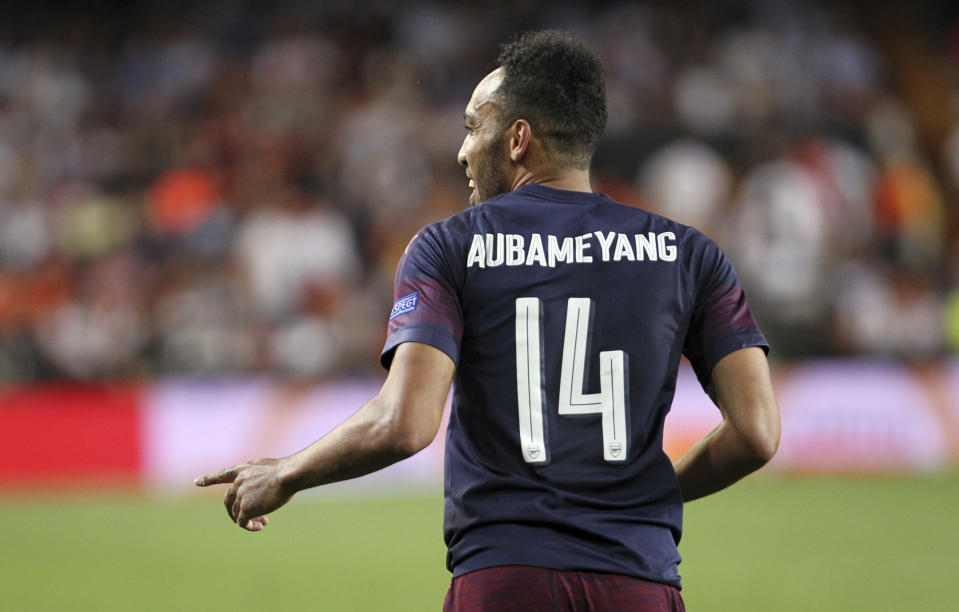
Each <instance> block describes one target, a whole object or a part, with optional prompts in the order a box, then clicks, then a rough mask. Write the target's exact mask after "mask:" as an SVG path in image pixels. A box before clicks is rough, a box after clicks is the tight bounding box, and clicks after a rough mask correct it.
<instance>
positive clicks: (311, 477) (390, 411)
mask: <svg viewBox="0 0 959 612" xmlns="http://www.w3.org/2000/svg"><path fill="white" fill-rule="evenodd" d="M454 369H455V368H454V365H453V361H452V360H451V359H450V358H449V357H448V356H447V355H446V354H445V353H443V352H442V351H440V350H438V349H436V348H433V347H432V346H428V345H425V344H419V343H416V342H404V343H403V344H401V345H400V346H399V347H398V348H397V349H396V354H395V356H394V358H393V363H392V365H391V367H390V372H389V375H388V376H387V377H386V382H384V383H383V388H382V389H380V392H379V393H378V394H377V395H376V397H374V398H373V399H371V400H370V401H369V402H367V403H366V404H365V405H364V406H363V407H362V408H360V409H359V410H358V411H357V412H356V413H355V414H354V415H353V416H351V417H350V418H348V419H346V420H345V421H343V422H342V423H340V424H339V425H338V426H337V427H336V428H335V429H333V431H331V432H330V433H328V434H327V435H326V436H324V437H323V438H321V439H319V440H317V441H316V442H314V443H313V444H311V445H310V446H308V447H306V448H305V449H303V450H301V451H300V452H298V453H295V454H293V455H290V456H289V457H285V458H283V459H259V460H257V461H251V462H249V463H244V464H242V465H237V466H234V467H231V468H227V469H225V470H221V471H220V472H217V473H216V474H210V475H207V476H201V477H199V478H197V479H196V484H197V486H201V487H205V486H209V485H214V484H223V483H232V484H231V486H230V489H229V490H228V491H227V493H226V495H225V496H224V498H223V504H224V505H225V506H226V511H227V513H228V514H229V515H230V518H231V519H232V520H233V521H234V522H236V523H237V524H238V525H239V526H240V527H243V528H244V529H248V530H250V531H260V530H261V529H262V528H263V526H264V525H266V523H267V520H266V517H265V516H264V515H266V514H268V513H270V512H272V511H274V510H276V509H277V508H279V507H280V506H282V505H283V504H285V503H286V502H288V501H289V500H290V498H291V497H292V496H293V495H294V494H295V493H296V492H298V491H302V490H303V489H308V488H310V487H315V486H319V485H323V484H328V483H331V482H337V481H340V480H347V479H350V478H356V477H357V476H363V475H364V474H369V473H370V472H375V471H376V470H379V469H381V468H384V467H386V466H388V465H391V464H393V463H396V462H397V461H400V460H401V459H405V458H407V457H409V456H411V455H414V454H416V453H417V452H419V451H420V450H422V449H423V448H425V447H426V446H427V445H428V444H429V443H430V442H431V441H432V440H433V438H434V437H436V432H437V430H438V429H439V425H440V420H441V418H442V416H443V407H444V405H445V404H446V396H447V394H448V393H449V389H450V383H451V382H452V379H453V372H454Z"/></svg>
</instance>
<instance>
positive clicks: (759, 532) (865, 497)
mask: <svg viewBox="0 0 959 612" xmlns="http://www.w3.org/2000/svg"><path fill="white" fill-rule="evenodd" d="M218 499H219V498H218V497H217V496H216V495H215V494H212V495H207V494H198V495H197V496H196V497H190V498H187V499H179V500H157V499H149V498H144V497H136V496H130V495H117V494H115V493H114V494H102V495H100V496H91V495H84V496H79V495H64V494H55V493H47V494H43V495H32V496H25V495H22V494H21V495H11V494H5V495H4V496H2V497H0V522H2V523H0V524H2V525H3V529H2V531H0V534H2V535H0V610H4V611H5V610H11V611H13V610H16V611H19V610H71V611H74V610H76V611H80V610H108V611H109V610H174V611H183V610H210V611H214V610H228V611H230V612H237V611H242V610H305V609H315V610H334V611H336V610H346V611H350V610H362V611H368V610H377V611H379V610H398V611H417V610H439V609H440V608H441V605H442V601H443V596H444V594H445V592H446V588H447V585H448V582H449V576H448V574H447V572H446V570H445V569H444V565H443V563H444V554H445V551H444V547H443V543H442V537H441V527H440V523H441V520H442V500H441V496H440V495H439V494H438V493H437V494H420V495H411V496H405V497H374V496H365V497H361V498H352V499H349V498H346V499H345V498H340V497H331V496H329V495H322V494H321V495H313V496H305V497H302V498H300V499H295V500H294V501H293V502H292V503H291V504H290V505H289V506H287V507H286V508H283V509H281V510H280V511H279V512H277V513H276V515H275V516H274V517H273V522H272V523H271V525H270V526H269V527H268V528H267V529H266V531H264V532H262V533H246V532H243V531H241V530H240V529H238V528H237V527H235V526H234V525H232V524H231V523H230V522H229V520H228V519H227V518H226V514H225V512H224V511H223V509H222V507H221V506H220V505H219V501H218ZM680 549H681V552H682V553H683V556H684V558H685V560H684V562H683V564H682V565H681V566H680V571H681V573H682V575H683V580H684V583H685V590H684V592H683V595H684V597H685V599H686V604H687V607H688V609H689V610H691V611H694V612H695V611H699V610H703V611H724V610H730V611H732V610H735V611H737V612H748V611H753V610H755V611H764V612H765V611H775V612H784V611H791V610H795V611H800V610H801V611H809V610H817V611H824V610H836V611H842V612H846V611H851V610H868V611H871V612H877V611H884V610H890V611H892V610H896V611H900V610H909V611H935V610H943V611H945V610H956V609H959V581H957V580H956V577H957V576H959V477H957V476H954V475H951V476H939V477H928V478H875V479H865V480H856V479H820V478H816V479H812V478H810V479H805V478H804V479H779V478H763V477H756V478H753V479H750V480H749V481H747V482H744V483H740V484H738V485H736V486H735V487H733V488H731V489H729V490H727V491H724V492H721V493H719V494H717V495H714V496H712V497H710V498H706V499H702V500H699V501H696V502H693V503H692V504H690V505H688V506H687V507H686V533H685V535H684V538H683V542H682V544H681V546H680Z"/></svg>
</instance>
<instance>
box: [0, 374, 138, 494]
mask: <svg viewBox="0 0 959 612" xmlns="http://www.w3.org/2000/svg"><path fill="white" fill-rule="evenodd" d="M139 396H140V391H139V388H138V387H135V386H109V387H93V386H77V385H51V386H31V387H17V388H6V389H2V390H0V486H5V485H20V484H33V485H44V484H61V483H63V482H65V481H73V482H76V481H84V482H86V481H106V482H109V481H116V480H132V479H134V478H136V477H137V476H138V475H139V471H140V463H141V460H140V449H141V447H142V444H141V427H140V411H139V409H138V406H139Z"/></svg>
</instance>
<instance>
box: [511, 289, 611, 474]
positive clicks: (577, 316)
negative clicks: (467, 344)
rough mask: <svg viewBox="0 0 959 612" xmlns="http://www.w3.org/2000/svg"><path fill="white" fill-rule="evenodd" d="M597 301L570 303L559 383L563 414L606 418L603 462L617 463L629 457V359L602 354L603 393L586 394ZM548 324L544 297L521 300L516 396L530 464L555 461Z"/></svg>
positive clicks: (525, 456)
mask: <svg viewBox="0 0 959 612" xmlns="http://www.w3.org/2000/svg"><path fill="white" fill-rule="evenodd" d="M591 309H592V301H591V300H590V299H589V298H569V302H568V304H567V307H566V333H565V335H564V338H563V362H562V368H561V369H560V372H561V373H560V379H559V411H558V412H559V414H561V415H584V414H601V415H602V425H603V459H605V460H606V461H608V462H611V463H616V462H621V461H625V460H626V458H627V457H628V455H629V435H628V431H627V428H626V410H627V405H626V397H627V394H626V384H627V380H626V366H627V359H626V354H625V353H624V352H623V351H602V352H600V354H599V387H600V390H599V393H584V392H583V387H584V384H585V373H586V369H587V365H588V364H587V361H588V357H589V344H590V342H589V340H590V338H589V336H590V334H589V322H590V311H591ZM542 330H543V319H542V302H541V301H540V299H539V298H533V297H523V298H518V299H517V300H516V394H517V400H518V401H517V403H518V406H519V439H520V444H521V446H522V453H523V459H524V460H525V461H526V462H527V463H546V462H548V461H549V447H548V444H547V439H546V435H545V432H546V427H545V425H546V413H545V409H544V404H545V401H544V397H545V395H546V394H545V375H544V367H543V357H542V354H543V334H542Z"/></svg>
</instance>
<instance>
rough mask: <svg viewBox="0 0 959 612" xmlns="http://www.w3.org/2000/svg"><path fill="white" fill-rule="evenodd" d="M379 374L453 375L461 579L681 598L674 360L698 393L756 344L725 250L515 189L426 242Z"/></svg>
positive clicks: (451, 473)
mask: <svg viewBox="0 0 959 612" xmlns="http://www.w3.org/2000/svg"><path fill="white" fill-rule="evenodd" d="M395 296H396V303H395V305H394V307H393V311H392V313H391V315H390V323H389V331H388V337H387V341H386V346H385V348H384V350H383V357H382V361H383V364H384V366H386V367H389V363H390V360H391V359H392V355H393V351H394V350H395V348H396V347H397V345H399V344H400V343H402V342H408V341H415V342H422V343H425V344H429V345H432V346H434V347H436V348H438V349H440V350H441V351H443V352H445V353H446V354H447V355H449V356H450V358H452V359H453V361H454V362H455V363H456V375H455V379H454V391H453V408H452V413H451V416H450V422H449V429H448V431H447V437H446V466H445V480H446V482H445V490H446V510H445V515H446V516H445V526H444V535H445V539H446V543H447V546H448V547H449V553H448V557H447V565H448V567H449V569H450V570H451V571H452V572H453V574H454V575H455V576H459V575H462V574H465V573H467V572H470V571H473V570H477V569H481V568H486V567H493V566H500V565H532V566H539V567H546V568H553V569H558V570H580V571H595V572H612V573H618V574H626V575H631V576H639V577H641V578H645V579H647V580H655V581H658V582H664V583H668V584H672V585H675V586H679V574H678V572H677V565H678V564H679V560H680V557H679V553H678V551H677V544H678V542H679V538H680V533H681V529H682V496H681V492H680V489H679V485H678V481H677V479H676V474H675V472H674V471H673V467H672V464H671V462H670V460H669V458H668V457H667V456H666V454H665V453H664V452H663V449H662V438H663V420H664V419H665V417H666V413H667V412H668V411H669V407H670V404H671V402H672V399H673V392H674V389H675V384H676V373H677V369H678V367H679V360H680V355H681V354H685V355H686V356H687V357H688V358H689V360H690V362H691V363H692V365H693V368H694V369H695V371H696V374H697V375H698V377H699V380H700V382H701V383H702V384H703V385H706V384H708V381H709V376H710V372H711V371H712V368H713V366H714V365H716V363H717V362H718V361H719V360H720V359H721V358H722V357H723V356H725V355H726V354H728V353H730V352H732V351H735V350H737V349H740V348H744V347H747V346H763V347H765V346H766V341H765V339H764V338H763V336H762V334H761V332H760V331H759V329H758V328H757V326H756V323H755V321H754V319H753V317H752V314H751V313H750V311H749V307H748V306H747V304H746V299H745V296H744V295H743V291H742V288H741V287H740V285H739V282H738V280H737V278H736V274H735V272H734V271H733V268H732V266H731V265H730V264H729V262H728V260H727V259H726V257H725V256H724V255H723V253H722V251H720V249H719V248H718V247H717V246H716V245H715V243H713V242H712V241H711V240H709V239H708V238H707V237H706V236H704V235H703V234H702V233H700V232H699V231H697V230H695V229H693V228H691V227H688V226H684V225H680V224H678V223H675V222H673V221H670V220H669V219H666V218H664V217H661V216H658V215H655V214H652V213H649V212H646V211H643V210H639V209H635V208H631V207H628V206H624V205H622V204H618V203H616V202H614V201H612V200H611V199H609V198H607V197H606V196H604V195H601V194H595V193H593V194H591V193H580V192H572V191H562V190H557V189H552V188H549V187H545V186H542V185H526V186H524V187H521V188H519V189H517V190H515V191H513V192H511V193H508V194H504V195H501V196H498V197H496V198H493V199H491V200H489V201H487V202H485V203H483V204H480V205H478V206H475V207H473V208H470V209H469V210H466V211H464V212H462V213H460V214H457V215H454V216H453V217H450V218H449V219H446V220H445V221H442V222H440V223H435V224H433V225H429V226H427V227H426V228H424V229H423V230H421V231H420V232H419V233H418V234H417V235H416V236H415V237H414V239H413V240H412V242H411V243H410V245H409V246H408V247H407V250H406V253H405V254H404V256H403V258H402V259H401V261H400V264H399V268H398V271H397V275H396V285H395Z"/></svg>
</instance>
